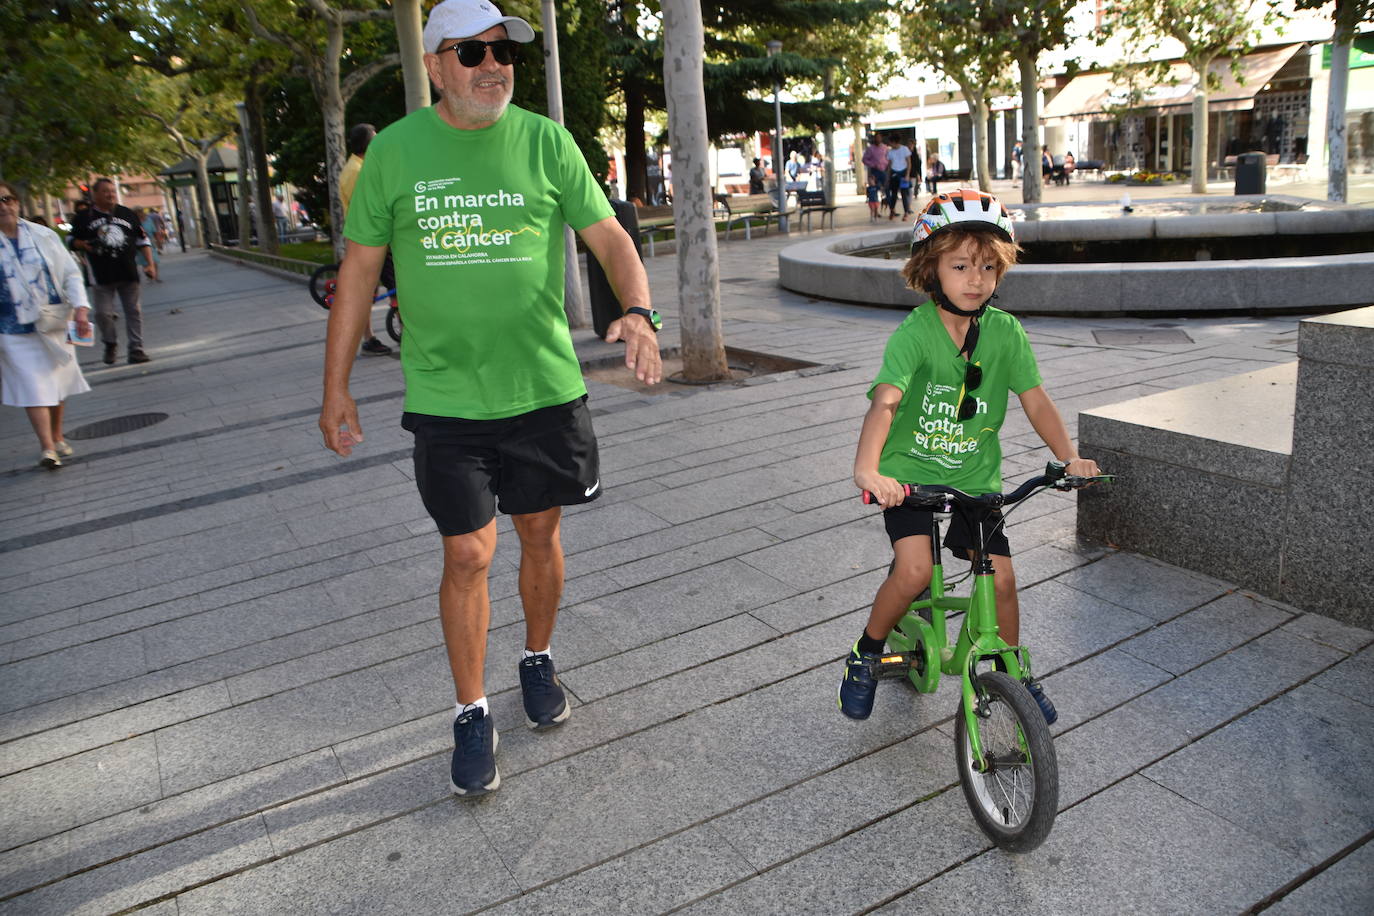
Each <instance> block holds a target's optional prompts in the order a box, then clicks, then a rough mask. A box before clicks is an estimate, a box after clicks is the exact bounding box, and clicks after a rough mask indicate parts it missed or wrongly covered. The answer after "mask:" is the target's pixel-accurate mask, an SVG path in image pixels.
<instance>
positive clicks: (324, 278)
mask: <svg viewBox="0 0 1374 916" xmlns="http://www.w3.org/2000/svg"><path fill="white" fill-rule="evenodd" d="M338 276H339V265H338V264H324V265H321V266H320V267H316V268H315V272H314V273H312V274H311V275H310V298H311V299H314V300H315V304H316V305H318V306H319V307H320V308H322V309H327V308H329V303H330V301H331V300H332V299H333V296H334V283H335V280H336V279H337V278H338Z"/></svg>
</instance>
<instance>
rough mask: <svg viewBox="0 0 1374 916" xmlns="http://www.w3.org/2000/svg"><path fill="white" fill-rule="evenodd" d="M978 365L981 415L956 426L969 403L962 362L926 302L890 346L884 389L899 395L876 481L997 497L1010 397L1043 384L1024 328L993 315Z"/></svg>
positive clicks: (983, 325) (976, 355) (986, 320)
mask: <svg viewBox="0 0 1374 916" xmlns="http://www.w3.org/2000/svg"><path fill="white" fill-rule="evenodd" d="M979 324H980V334H979V337H978V345H977V347H975V348H974V351H973V362H974V363H976V364H977V365H979V366H981V367H982V369H983V381H982V383H981V384H980V385H979V386H978V387H977V388H975V389H974V390H973V392H972V395H973V397H975V398H976V399H977V403H978V412H977V413H975V414H974V415H973V416H972V417H970V418H969V419H967V420H965V421H963V422H960V421H959V419H958V409H959V401H960V400H961V399H962V398H963V396H964V358H963V356H961V355H960V354H959V347H958V346H957V345H956V344H955V343H954V341H953V340H952V339H951V338H950V336H949V332H948V331H946V330H945V326H944V325H943V324H941V323H940V314H939V307H938V306H936V305H935V303H934V302H929V301H927V302H926V303H925V304H924V305H922V306H920V307H918V308H916V309H914V310H913V311H912V312H911V314H910V315H908V316H907V317H906V320H905V321H903V322H902V323H901V325H900V326H899V327H898V328H897V330H896V331H894V332H893V333H892V336H891V337H890V338H888V341H887V349H886V350H885V351H884V353H883V368H882V369H881V370H880V371H879V372H878V377H877V378H876V379H874V381H873V386H872V387H870V388H869V390H868V396H869V397H870V398H871V397H873V389H874V388H876V387H877V386H878V385H880V384H887V385H894V386H896V387H897V388H900V389H901V390H902V400H901V403H900V404H898V406H897V413H896V414H895V415H894V416H893V418H892V429H891V431H889V433H888V436H887V442H885V443H884V444H883V451H882V455H881V456H880V457H879V459H878V471H879V473H881V474H883V475H885V476H887V477H891V478H893V479H894V480H897V481H900V482H902V483H913V484H946V485H947V486H951V487H956V488H958V489H960V490H963V491H964V492H966V493H972V494H975V495H980V494H983V493H1000V492H1001V490H1002V445H1001V442H999V441H998V438H997V434H998V431H999V430H1000V429H1001V428H1002V422H1003V421H1004V420H1005V419H1006V417H1007V394H1008V392H1010V391H1014V392H1016V393H1017V394H1021V393H1022V392H1025V391H1028V390H1030V389H1031V388H1034V387H1035V386H1036V385H1039V384H1040V370H1039V369H1037V368H1036V365H1035V354H1034V353H1032V352H1031V347H1030V341H1029V340H1027V339H1026V331H1025V329H1024V328H1022V327H1021V322H1019V321H1017V320H1016V318H1014V317H1013V316H1011V315H1009V314H1008V313H1006V312H1004V311H1002V310H1001V309H995V308H989V309H988V310H987V311H986V312H984V313H983V317H982V318H980V319H979Z"/></svg>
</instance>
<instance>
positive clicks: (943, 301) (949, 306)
mask: <svg viewBox="0 0 1374 916" xmlns="http://www.w3.org/2000/svg"><path fill="white" fill-rule="evenodd" d="M930 293H931V298H932V299H934V300H935V303H936V305H938V306H940V308H942V309H944V310H945V311H947V312H951V313H953V314H955V315H958V316H959V317H960V318H982V317H983V313H984V312H986V311H987V310H988V303H989V302H991V301H992V300H994V299H996V298H997V294H996V293H993V294H992V295H991V296H988V298H987V299H986V300H984V302H983V304H982V305H980V306H978V307H977V308H976V309H961V308H959V306H957V305H955V304H954V303H953V302H951V301H950V298H949V297H948V296H946V295H945V291H944V289H942V288H941V286H940V280H939V278H936V280H935V288H934V289H932V290H931V291H930Z"/></svg>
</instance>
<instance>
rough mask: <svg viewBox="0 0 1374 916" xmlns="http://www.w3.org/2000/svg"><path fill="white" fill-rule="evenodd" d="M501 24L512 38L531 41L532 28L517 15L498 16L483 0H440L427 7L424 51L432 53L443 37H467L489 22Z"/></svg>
mask: <svg viewBox="0 0 1374 916" xmlns="http://www.w3.org/2000/svg"><path fill="white" fill-rule="evenodd" d="M497 25H503V26H505V27H506V34H507V35H509V36H510V37H511V40H512V41H520V42H525V41H534V29H532V28H530V24H529V23H528V22H526V21H525V20H523V19H521V18H520V17H519V16H502V15H501V11H500V10H499V9H497V8H496V4H494V3H489V2H487V0H444V2H443V3H440V4H439V5H438V6H436V7H435V8H434V9H432V10H430V11H429V21H428V22H426V23H425V51H426V52H428V53H430V54H434V53H435V52H437V51H438V50H439V43H440V42H442V41H443V40H444V39H445V38H471V37H472V36H474V35H481V34H482V33H483V32H485V31H486V30H487V29H489V28H491V27H492V26H497Z"/></svg>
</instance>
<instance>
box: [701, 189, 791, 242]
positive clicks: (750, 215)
mask: <svg viewBox="0 0 1374 916" xmlns="http://www.w3.org/2000/svg"><path fill="white" fill-rule="evenodd" d="M715 200H716V203H717V204H719V205H720V207H721V209H723V210H724V211H725V239H726V241H729V240H730V232H731V230H733V229H734V228H735V225H736V224H739V225H742V226H744V238H745V240H746V241H747V240H748V239H750V238H752V237H753V227H754V226H755V225H756V224H757V225H760V226H763V231H764V232H765V233H767V231H768V226H769V225H770V224H775V223H777V222H778V218H779V217H780V216H781V215H782V214H780V213H778V203H777V200H776V199H775V198H774V197H773V196H772V195H771V194H746V195H745V196H743V197H731V196H730V195H728V194H717V195H716V197H715Z"/></svg>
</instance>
